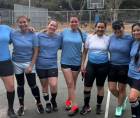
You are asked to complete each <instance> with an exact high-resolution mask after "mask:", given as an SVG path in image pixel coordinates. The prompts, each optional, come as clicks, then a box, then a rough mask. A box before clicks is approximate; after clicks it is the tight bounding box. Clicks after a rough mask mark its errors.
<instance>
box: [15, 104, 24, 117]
mask: <svg viewBox="0 0 140 118" xmlns="http://www.w3.org/2000/svg"><path fill="white" fill-rule="evenodd" d="M17 114H18V115H19V116H23V115H24V107H23V106H21V107H20V108H19V109H18V111H17Z"/></svg>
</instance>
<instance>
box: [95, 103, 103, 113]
mask: <svg viewBox="0 0 140 118" xmlns="http://www.w3.org/2000/svg"><path fill="white" fill-rule="evenodd" d="M101 113H102V110H101V105H100V104H98V105H97V106H96V114H101Z"/></svg>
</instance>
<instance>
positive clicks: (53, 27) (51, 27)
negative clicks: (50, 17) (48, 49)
mask: <svg viewBox="0 0 140 118" xmlns="http://www.w3.org/2000/svg"><path fill="white" fill-rule="evenodd" d="M57 27H58V24H57V22H56V21H50V22H49V24H48V26H47V32H48V34H54V33H55V31H56V30H57Z"/></svg>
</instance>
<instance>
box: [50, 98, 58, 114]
mask: <svg viewBox="0 0 140 118" xmlns="http://www.w3.org/2000/svg"><path fill="white" fill-rule="evenodd" d="M51 103H52V110H53V111H55V112H57V111H58V108H57V103H56V101H51Z"/></svg>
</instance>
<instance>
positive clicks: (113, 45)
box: [109, 34, 133, 65]
mask: <svg viewBox="0 0 140 118" xmlns="http://www.w3.org/2000/svg"><path fill="white" fill-rule="evenodd" d="M132 42H133V40H132V36H131V35H129V34H124V35H123V36H122V37H116V35H115V34H113V35H112V36H110V45H109V52H110V63H111V64H113V65H128V64H129V62H130V50H131V45H132Z"/></svg>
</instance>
